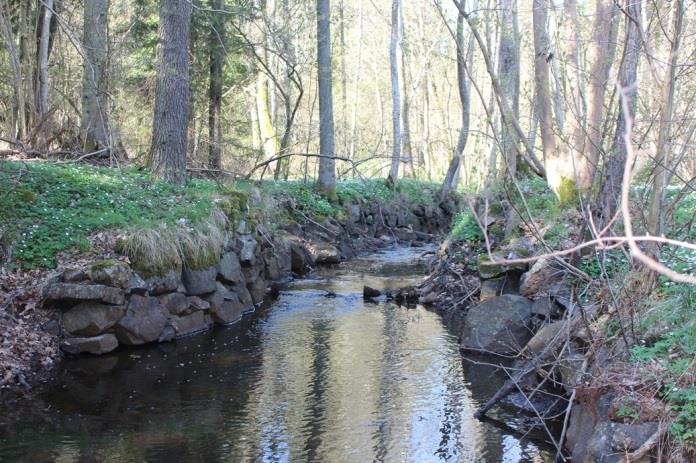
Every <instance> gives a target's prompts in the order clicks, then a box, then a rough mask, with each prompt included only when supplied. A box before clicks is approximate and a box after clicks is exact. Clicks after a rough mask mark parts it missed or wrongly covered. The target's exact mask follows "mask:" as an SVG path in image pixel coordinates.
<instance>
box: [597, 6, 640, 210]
mask: <svg viewBox="0 0 696 463" xmlns="http://www.w3.org/2000/svg"><path fill="white" fill-rule="evenodd" d="M625 8H626V11H627V13H628V16H627V17H626V37H625V39H624V51H623V58H622V60H621V67H620V69H619V83H620V86H621V89H622V91H623V97H624V98H626V99H628V104H627V105H626V107H627V108H628V111H629V113H628V114H625V113H624V111H623V105H620V106H619V107H620V109H619V115H618V117H617V120H616V132H615V133H614V139H613V141H612V145H611V151H610V153H609V159H608V161H607V168H606V174H605V175H604V181H603V183H602V187H601V189H600V191H599V196H598V200H597V211H598V212H597V215H598V216H599V218H600V219H602V222H603V223H607V222H609V221H610V220H611V219H612V217H613V216H614V214H615V213H616V210H617V207H618V201H619V198H620V194H621V184H622V182H623V174H624V166H625V164H626V157H627V152H626V142H625V133H626V121H627V120H628V119H631V120H632V119H634V118H635V112H636V95H637V86H638V62H639V60H640V54H641V47H642V40H641V35H640V28H639V26H638V24H636V21H640V20H641V2H633V1H627V2H626V6H625Z"/></svg>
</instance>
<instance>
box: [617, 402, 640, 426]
mask: <svg viewBox="0 0 696 463" xmlns="http://www.w3.org/2000/svg"><path fill="white" fill-rule="evenodd" d="M616 417H617V418H620V419H622V420H629V421H635V420H637V419H638V418H640V407H639V405H638V404H636V403H635V402H634V401H633V400H632V399H631V398H629V397H624V398H622V399H620V402H619V408H617V409H616Z"/></svg>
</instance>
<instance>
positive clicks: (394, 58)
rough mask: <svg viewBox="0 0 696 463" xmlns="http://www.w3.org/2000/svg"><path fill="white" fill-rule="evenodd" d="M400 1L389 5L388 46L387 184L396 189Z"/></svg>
mask: <svg viewBox="0 0 696 463" xmlns="http://www.w3.org/2000/svg"><path fill="white" fill-rule="evenodd" d="M399 9H400V0H392V5H391V42H390V46H389V62H390V69H391V87H392V135H393V138H392V158H391V168H390V169H389V177H388V178H387V182H388V183H389V184H390V185H391V186H392V187H394V188H396V181H397V179H398V178H399V164H400V163H401V86H400V83H399V46H400V44H401V34H400V28H399V19H400V18H399Z"/></svg>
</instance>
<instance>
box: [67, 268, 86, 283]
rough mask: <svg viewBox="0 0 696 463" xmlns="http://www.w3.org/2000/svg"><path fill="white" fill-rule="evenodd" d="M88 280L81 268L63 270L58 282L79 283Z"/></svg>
mask: <svg viewBox="0 0 696 463" xmlns="http://www.w3.org/2000/svg"><path fill="white" fill-rule="evenodd" d="M87 280H89V275H88V274H87V272H85V271H84V270H83V269H81V268H69V269H65V270H63V273H61V275H60V281H62V282H63V283H80V282H83V281H87Z"/></svg>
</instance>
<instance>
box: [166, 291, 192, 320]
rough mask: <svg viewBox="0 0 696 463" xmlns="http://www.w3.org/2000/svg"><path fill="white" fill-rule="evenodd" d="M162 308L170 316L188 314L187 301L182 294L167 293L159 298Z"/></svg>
mask: <svg viewBox="0 0 696 463" xmlns="http://www.w3.org/2000/svg"><path fill="white" fill-rule="evenodd" d="M159 301H160V304H162V306H163V307H164V308H165V309H167V312H169V313H170V314H172V315H186V314H188V313H189V301H188V299H187V298H186V295H185V294H183V293H169V294H165V295H163V296H159Z"/></svg>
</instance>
